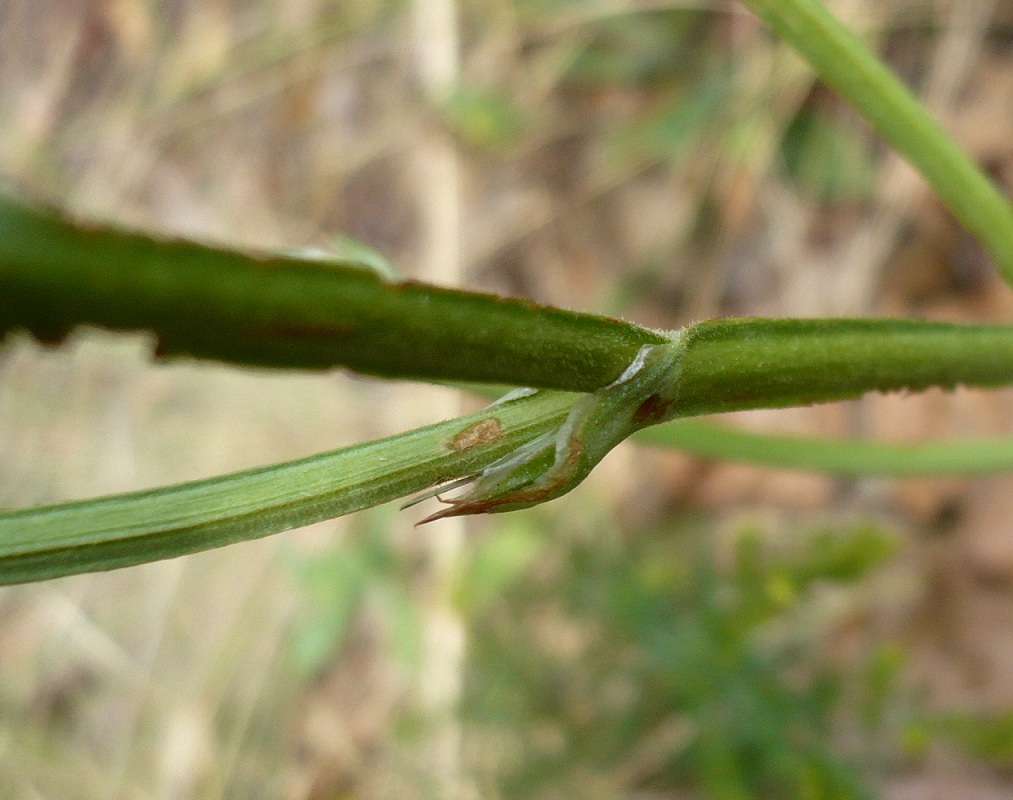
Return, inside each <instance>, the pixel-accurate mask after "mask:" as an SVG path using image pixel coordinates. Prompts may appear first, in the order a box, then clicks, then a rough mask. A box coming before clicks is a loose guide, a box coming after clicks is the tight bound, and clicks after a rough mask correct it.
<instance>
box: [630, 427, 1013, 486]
mask: <svg viewBox="0 0 1013 800" xmlns="http://www.w3.org/2000/svg"><path fill="white" fill-rule="evenodd" d="M633 441H636V442H639V443H641V444H647V445H654V446H656V447H664V448H670V449H674V450H681V451H683V452H685V453H689V454H691V455H695V456H700V457H702V458H714V459H721V460H727V461H742V462H747V463H751V464H760V465H763V466H767V467H783V468H786V469H793V470H803V471H806V472H823V473H828V474H832V475H870V476H871V475H881V476H897V477H901V476H910V477H929V476H937V475H987V474H993V473H997V472H1003V471H1009V470H1013V439H1011V438H1009V437H1004V438H998V439H961V440H953V441H932V442H920V443H917V444H898V443H888V442H871V441H865V440H861V439H824V438H817V437H813V436H787V435H779V434H769V433H755V432H752V431H745V430H738V429H735V428H732V427H731V426H729V425H722V424H719V423H713V422H705V421H703V420H695V419H693V420H690V419H686V420H678V421H676V422H671V423H669V424H667V425H658V426H655V427H653V428H648V429H646V430H643V431H640V432H639V433H637V434H636V435H635V436H634V437H633Z"/></svg>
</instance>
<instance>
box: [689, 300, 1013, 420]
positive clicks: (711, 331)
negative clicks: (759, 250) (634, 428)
mask: <svg viewBox="0 0 1013 800" xmlns="http://www.w3.org/2000/svg"><path fill="white" fill-rule="evenodd" d="M685 336H687V340H686V350H685V353H684V355H683V363H682V370H681V372H680V374H679V382H678V390H677V398H678V399H677V405H676V411H677V415H678V416H689V415H693V414H709V413H714V412H718V411H735V410H737V409H745V408H772V407H778V406H793V405H807V404H811V403H819V402H827V401H832V400H845V399H848V398H852V397H858V396H859V395H861V394H864V393H865V392H869V391H880V392H889V391H901V390H908V391H921V390H923V389H926V388H928V387H930V386H938V387H941V388H944V389H950V388H953V387H955V386H957V385H961V384H964V385H967V386H978V387H983V388H987V387H995V386H1003V385H1009V384H1010V383H1013V327H1010V326H1003V325H958V324H951V323H940V322H920V321H916V320H903V319H819V320H803V319H783V320H781V319H726V320H711V321H709V322H702V323H699V324H697V325H694V326H692V327H691V328H689V329H687V333H686V334H685Z"/></svg>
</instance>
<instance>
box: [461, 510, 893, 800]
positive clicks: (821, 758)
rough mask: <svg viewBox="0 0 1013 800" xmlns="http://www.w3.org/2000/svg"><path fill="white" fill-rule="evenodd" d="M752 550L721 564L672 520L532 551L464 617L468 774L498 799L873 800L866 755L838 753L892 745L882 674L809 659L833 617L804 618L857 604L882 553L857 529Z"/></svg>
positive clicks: (874, 662)
mask: <svg viewBox="0 0 1013 800" xmlns="http://www.w3.org/2000/svg"><path fill="white" fill-rule="evenodd" d="M513 535H514V536H516V535H517V534H516V533H514V534H513ZM764 538H765V537H764V536H763V535H762V534H761V533H760V532H759V531H757V530H752V531H750V530H746V531H743V532H742V533H740V534H739V535H738V536H737V537H736V539H735V545H734V548H733V552H732V553H731V554H730V557H728V556H721V557H719V556H718V555H717V554H716V552H715V550H714V547H713V545H711V544H709V542H711V541H712V540H713V536H712V535H711V532H710V531H709V530H708V526H707V525H706V524H704V523H702V522H701V521H699V520H698V521H692V520H686V521H684V522H682V523H678V522H674V523H672V524H670V525H667V526H666V527H665V528H664V529H663V530H657V531H643V532H638V534H637V535H636V536H635V537H623V538H619V537H617V536H615V535H610V534H608V533H606V532H604V531H598V532H597V533H596V535H595V537H594V538H593V540H592V539H590V538H588V539H583V540H576V541H573V540H571V541H567V542H565V543H560V542H558V541H557V542H556V543H554V544H553V545H551V546H550V545H546V547H545V549H544V551H543V553H542V554H541V555H540V556H539V558H538V559H537V562H535V564H536V565H533V566H532V568H531V569H528V570H525V571H524V572H523V573H522V574H521V575H519V576H518V577H516V578H515V579H513V580H512V581H510V582H509V584H508V585H507V588H506V591H505V592H504V593H503V596H502V598H501V599H500V600H498V601H497V602H494V603H491V604H488V605H487V606H486V607H485V608H484V609H480V610H477V611H476V612H475V613H474V614H473V616H472V622H471V639H470V641H471V647H472V652H473V655H472V663H473V670H472V673H471V674H470V676H469V690H468V695H467V697H466V699H465V702H464V703H463V705H462V707H463V709H464V710H465V715H466V718H467V719H468V721H469V724H470V727H469V731H470V734H471V735H473V736H474V737H475V739H476V741H480V742H481V741H488V748H487V749H481V748H479V749H478V750H477V751H476V753H475V762H476V765H477V768H478V770H479V774H481V771H482V769H485V770H488V772H487V774H486V777H487V779H488V780H489V783H490V786H498V787H501V788H502V791H503V795H504V796H506V797H559V796H580V797H586V796H595V797H601V798H608V797H616V798H618V797H628V796H630V795H631V794H633V793H636V792H648V793H657V794H659V795H664V796H668V795H670V794H671V793H674V792H678V791H680V790H687V789H695V790H697V791H699V792H700V793H701V795H702V796H704V797H707V798H714V799H715V800H733V799H735V798H781V797H806V798H842V799H843V798H867V797H870V796H871V795H870V794H869V793H868V791H867V790H866V789H865V788H862V787H863V786H867V785H868V783H869V779H870V778H871V777H872V774H871V773H870V769H871V768H872V766H873V765H874V764H875V763H876V760H877V758H879V757H881V756H880V754H878V753H874V752H873V751H872V748H871V746H870V747H868V748H867V747H865V746H860V747H859V748H858V749H854V750H849V746H848V745H845V742H847V741H849V740H850V741H852V742H853V741H854V739H853V737H852V738H851V739H849V735H848V731H849V730H852V731H854V730H855V729H856V726H857V729H858V730H861V731H862V734H861V735H862V740H863V741H866V742H872V741H874V738H873V736H874V734H875V733H876V732H880V733H885V734H887V735H888V736H889V737H892V738H893V737H895V735H896V731H895V730H893V729H891V728H890V724H891V723H890V720H889V718H890V714H889V713H888V710H889V709H891V707H893V708H894V709H896V707H897V703H898V702H899V699H900V698H901V694H900V692H899V689H898V687H897V686H896V683H895V678H896V669H895V665H896V659H895V658H894V657H893V656H892V655H891V652H892V651H891V650H889V649H888V648H887V649H878V648H876V647H873V648H872V653H873V655H872V656H871V657H869V658H868V662H867V663H864V664H862V663H858V664H848V663H839V662H837V661H835V659H833V658H832V657H830V656H829V655H821V652H820V651H821V645H820V644H819V642H820V641H821V639H822V638H823V637H825V636H826V634H827V633H828V632H829V631H830V630H831V629H832V627H833V615H832V613H831V612H827V611H823V612H820V611H818V610H817V609H820V608H821V604H820V602H819V597H820V595H821V594H823V595H826V594H827V593H838V594H840V593H843V594H845V595H848V596H852V597H857V596H859V595H860V594H861V592H862V591H863V585H864V583H865V581H866V579H867V578H868V577H869V576H870V574H871V573H872V572H873V571H874V570H875V569H876V568H877V567H879V566H880V565H882V564H884V563H885V562H886V561H887V560H889V559H890V558H891V556H892V554H893V553H894V552H895V551H896V548H897V542H896V541H895V540H894V538H893V537H892V536H891V535H889V534H887V533H886V532H884V531H882V530H880V529H878V528H875V527H870V526H859V527H856V528H853V529H843V530H824V531H818V532H816V533H815V534H813V535H811V536H801V535H800V536H798V537H797V539H796V540H794V541H793V542H792V543H791V544H790V545H788V546H781V547H779V548H778V547H773V546H771V545H769V544H764V541H763V540H764ZM493 542H494V539H490V540H489V542H488V544H489V545H493ZM493 546H495V545H493ZM482 547H483V546H480V547H479V550H478V552H479V553H481V552H482ZM475 558H476V559H482V558H483V556H482V555H476V556H475ZM509 561H510V560H509V559H508V563H509ZM473 564H474V562H473ZM825 607H826V606H825V605H824V606H823V608H825ZM821 614H823V615H824V616H822V617H821ZM856 709H859V710H860V712H857V711H856ZM486 737H488V739H487V738H486Z"/></svg>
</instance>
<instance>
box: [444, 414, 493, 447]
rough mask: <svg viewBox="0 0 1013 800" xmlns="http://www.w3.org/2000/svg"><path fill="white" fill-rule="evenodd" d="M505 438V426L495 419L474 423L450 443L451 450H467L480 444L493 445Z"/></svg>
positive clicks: (489, 418) (490, 418)
mask: <svg viewBox="0 0 1013 800" xmlns="http://www.w3.org/2000/svg"><path fill="white" fill-rule="evenodd" d="M502 438H503V426H502V425H501V424H500V421H499V420H498V419H496V418H495V417H488V418H487V419H482V420H479V421H478V422H473V423H472V424H471V425H469V426H468V427H467V428H465V429H464V430H463V431H461V432H460V433H458V434H457V435H456V436H455V437H454V438H453V439H451V441H450V449H451V450H457V451H461V450H467V449H468V448H469V447H475V446H476V445H479V444H493V443H494V442H498V441H499V440H500V439H502Z"/></svg>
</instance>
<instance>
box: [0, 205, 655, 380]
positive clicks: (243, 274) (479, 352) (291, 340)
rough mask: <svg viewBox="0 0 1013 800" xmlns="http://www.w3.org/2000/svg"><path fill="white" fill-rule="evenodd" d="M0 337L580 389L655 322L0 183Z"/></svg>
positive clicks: (623, 357)
mask: <svg viewBox="0 0 1013 800" xmlns="http://www.w3.org/2000/svg"><path fill="white" fill-rule="evenodd" d="M0 296H2V297H3V298H4V301H3V303H2V304H0V337H2V336H3V334H4V333H6V332H8V331H11V330H17V329H26V330H28V331H30V332H31V333H32V334H34V335H35V336H36V337H37V338H39V339H40V340H43V341H60V340H62V339H63V338H64V337H65V336H66V335H67V333H68V332H69V331H70V330H72V329H73V328H74V327H75V326H78V325H93V326H98V327H102V328H108V329H112V330H122V331H133V330H145V331H150V332H151V333H153V334H154V336H155V337H156V338H157V347H156V352H157V353H158V354H159V355H163V356H171V355H189V356H195V357H199V358H209V359H216V360H218V361H225V362H232V363H240V364H252V365H258V366H266V367H290V368H304V369H325V368H329V367H335V366H346V367H350V368H352V369H354V370H357V371H359V372H366V373H371V374H374V375H382V376H388V377H395V376H396V377H402V378H418V379H424V380H466V381H479V382H481V381H499V382H504V383H512V384H514V385H531V386H544V387H548V388H555V389H564V390H572V391H592V390H594V389H596V388H598V387H599V386H602V385H605V384H607V383H609V382H611V381H613V380H614V379H615V378H616V377H617V376H618V375H619V374H620V373H621V372H622V371H623V369H624V368H625V367H626V365H627V364H629V363H630V361H631V360H632V359H633V357H634V356H635V355H636V353H637V351H638V350H639V349H640V347H641V346H642V345H644V344H650V343H658V342H662V341H664V338H663V337H662V336H660V335H659V334H657V333H655V332H653V331H648V330H646V329H644V328H639V327H637V326H635V325H630V324H628V323H625V322H620V321H617V320H613V319H607V318H605V317H599V316H594V315H591V314H576V313H572V312H569V311H563V310H560V309H556V308H549V307H546V306H539V305H536V304H534V303H531V302H528V301H525V300H516V299H503V298H500V297H494V296H492V295H484V294H478V293H472V292H461V291H455V290H452V289H441V288H437V287H433V286H424V285H420V284H416V283H410V282H389V281H387V280H384V279H383V278H382V277H381V276H379V275H377V274H376V273H375V272H372V271H370V270H368V269H365V268H362V267H359V266H356V265H351V264H343V263H338V262H335V261H321V260H319V259H317V260H313V259H308V258H296V257H292V256H282V255H268V254H256V253H243V252H238V251H235V250H229V249H226V248H223V247H214V246H209V245H204V244H198V243H194V242H188V241H182V240H168V239H157V238H154V237H152V236H148V235H144V234H137V233H128V232H125V231H122V230H118V229H116V228H113V227H109V226H102V225H84V224H81V223H78V222H75V221H73V220H71V219H70V218H68V217H66V216H64V215H62V214H60V213H57V212H56V211H53V210H51V209H45V208H40V207H37V206H32V205H26V204H23V203H21V202H18V201H16V200H13V199H11V198H10V197H4V196H2V195H0Z"/></svg>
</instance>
